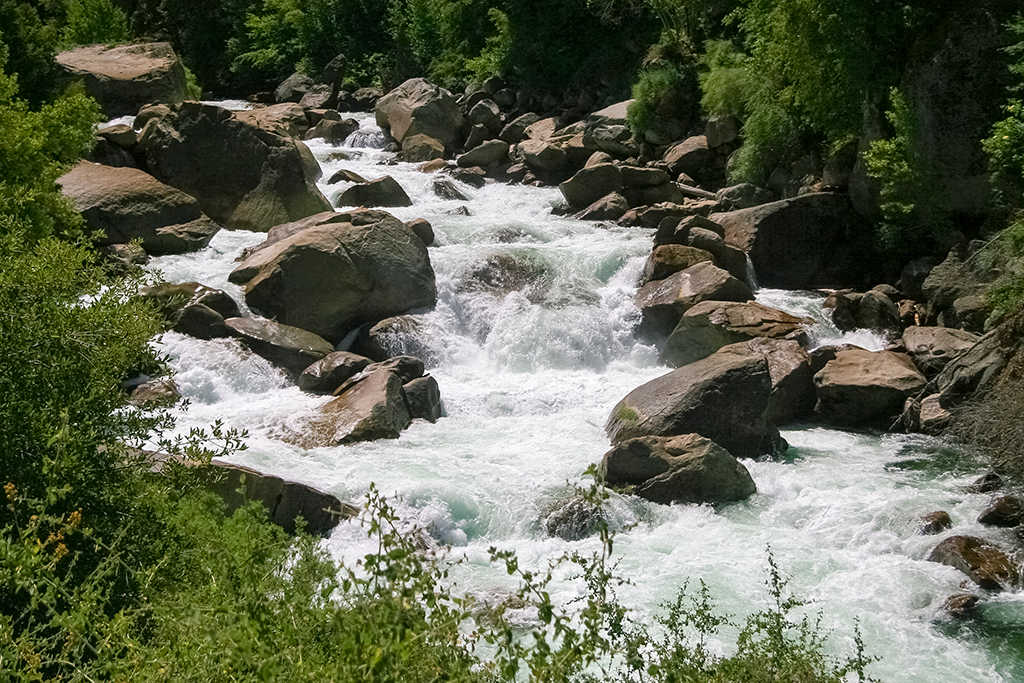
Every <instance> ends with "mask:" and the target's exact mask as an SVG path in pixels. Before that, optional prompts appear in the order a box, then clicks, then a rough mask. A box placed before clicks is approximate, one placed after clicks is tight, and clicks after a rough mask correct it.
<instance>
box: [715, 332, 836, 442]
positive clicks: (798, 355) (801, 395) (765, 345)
mask: <svg viewBox="0 0 1024 683" xmlns="http://www.w3.org/2000/svg"><path fill="white" fill-rule="evenodd" d="M719 353H734V354H737V355H740V356H750V357H760V358H764V359H765V360H766V361H768V374H769V375H770V376H771V378H772V394H771V397H770V398H769V400H768V420H769V421H770V422H771V423H772V424H774V425H776V426H782V425H785V424H788V423H790V422H792V421H794V420H797V419H799V418H803V417H807V416H809V415H810V414H811V412H812V411H813V410H814V405H815V402H816V401H817V397H816V395H815V390H814V373H813V372H811V359H810V355H809V354H808V353H807V351H806V350H804V347H803V346H801V345H800V343H799V342H797V341H796V340H793V339H770V338H767V337H757V338H756V339H751V340H750V341H746V342H740V343H738V344H729V345H728V346H725V347H722V350H721V351H719Z"/></svg>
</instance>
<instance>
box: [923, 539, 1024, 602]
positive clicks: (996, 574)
mask: <svg viewBox="0 0 1024 683" xmlns="http://www.w3.org/2000/svg"><path fill="white" fill-rule="evenodd" d="M928 561H929V562H938V563H940V564H944V565H948V566H950V567H953V568H955V569H959V570H960V571H962V572H963V573H964V574H966V575H967V576H968V577H969V578H970V579H971V581H974V582H975V583H976V584H978V585H979V586H981V587H982V588H984V589H986V590H993V591H1000V590H1005V589H1008V588H1013V587H1015V586H1018V585H1020V578H1021V574H1020V567H1019V566H1018V565H1017V564H1016V563H1015V562H1014V561H1013V560H1011V559H1010V557H1009V556H1008V555H1007V554H1006V553H1005V552H1003V551H1002V550H1001V549H1000V548H998V547H997V546H995V545H992V544H991V543H989V542H987V541H984V540H982V539H980V538H976V537H974V536H951V537H949V538H947V539H946V540H944V541H942V543H939V545H937V546H936V547H935V550H933V551H932V553H931V555H929V556H928Z"/></svg>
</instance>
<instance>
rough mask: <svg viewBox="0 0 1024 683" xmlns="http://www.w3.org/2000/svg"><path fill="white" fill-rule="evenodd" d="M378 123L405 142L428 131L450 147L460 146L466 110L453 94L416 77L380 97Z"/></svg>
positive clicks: (430, 135) (377, 112)
mask: <svg viewBox="0 0 1024 683" xmlns="http://www.w3.org/2000/svg"><path fill="white" fill-rule="evenodd" d="M374 111H375V115H376V118H377V125H378V126H380V127H381V128H384V129H390V131H391V135H392V137H394V138H395V140H398V142H399V143H401V142H403V141H404V140H405V138H406V137H408V136H412V135H420V134H422V135H427V136H429V137H432V138H434V139H436V140H440V141H441V142H442V143H444V145H445V146H446V147H448V148H449V149H451V148H455V147H458V145H459V136H460V133H459V130H460V128H461V127H462V113H461V112H460V111H459V106H458V104H456V102H455V98H454V97H452V94H451V93H450V92H448V91H447V90H445V89H444V88H440V87H438V86H436V85H432V84H430V83H428V82H427V81H425V80H423V79H422V78H413V79H411V80H408V81H406V82H405V83H403V84H402V85H400V86H398V87H397V88H395V89H394V90H392V91H391V92H389V93H388V94H387V95H385V96H384V97H382V98H380V100H378V102H377V105H376V108H375V110H374Z"/></svg>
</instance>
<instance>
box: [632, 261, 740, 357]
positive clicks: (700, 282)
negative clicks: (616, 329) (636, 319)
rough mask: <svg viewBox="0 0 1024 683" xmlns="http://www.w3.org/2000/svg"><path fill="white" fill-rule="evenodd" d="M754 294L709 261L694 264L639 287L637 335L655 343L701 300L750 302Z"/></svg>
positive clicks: (666, 336)
mask: <svg viewBox="0 0 1024 683" xmlns="http://www.w3.org/2000/svg"><path fill="white" fill-rule="evenodd" d="M753 298H754V293H753V292H752V291H750V287H748V286H747V285H745V284H744V283H742V282H740V281H739V280H737V279H736V278H734V277H733V276H731V275H729V273H727V272H726V271H724V270H722V269H721V268H718V267H717V266H715V265H714V264H712V263H710V262H707V261H705V262H702V263H698V264H697V265H695V266H691V267H689V268H687V269H685V270H681V271H679V272H678V273H674V274H673V275H670V276H669V277H667V278H665V279H663V280H655V281H654V282H650V283H648V284H646V285H644V286H643V287H641V288H640V291H638V292H637V294H636V298H635V299H634V302H635V303H636V307H637V308H639V309H640V326H639V327H638V328H637V336H639V337H640V338H641V339H648V340H651V341H654V342H656V343H660V342H661V341H662V340H664V339H667V338H668V336H669V335H670V334H672V331H673V330H674V329H675V328H676V325H677V324H678V323H679V319H680V318H681V317H682V316H683V314H684V313H685V312H686V311H688V310H689V309H691V308H692V307H693V306H695V305H696V304H698V303H700V302H702V301H750V300H751V299H753Z"/></svg>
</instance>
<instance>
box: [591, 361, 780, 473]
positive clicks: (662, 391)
mask: <svg viewBox="0 0 1024 683" xmlns="http://www.w3.org/2000/svg"><path fill="white" fill-rule="evenodd" d="M771 391H772V381H771V376H770V375H769V373H768V363H767V361H765V360H764V358H757V357H743V356H740V355H735V354H715V355H713V356H710V357H708V358H705V359H704V360H701V361H697V362H696V363H691V364H690V365H687V366H684V367H681V368H679V369H678V370H673V371H672V372H670V373H668V374H666V375H663V376H662V377H659V378H657V379H654V380H651V381H650V382H648V383H646V384H644V385H642V386H640V387H637V388H636V389H634V390H633V391H631V392H630V393H629V394H628V395H627V396H626V397H625V398H624V399H622V400H621V401H619V403H618V405H616V406H615V408H614V409H613V410H612V414H611V416H609V418H608V422H607V424H605V431H606V432H607V433H608V436H609V438H610V439H611V441H612V443H613V444H619V443H622V442H623V441H627V440H629V439H633V438H636V437H641V436H676V435H680V434H700V435H701V436H703V437H706V438H708V439H711V440H713V441H714V442H715V443H717V444H719V445H720V446H722V447H723V448H725V449H727V450H728V451H729V452H730V453H732V454H734V455H736V456H737V457H745V458H752V457H756V456H758V455H764V454H774V453H776V452H778V451H780V450H784V445H783V444H784V442H782V440H781V439H780V437H779V434H778V431H777V430H776V429H775V428H774V426H772V425H771V424H769V422H768V420H767V417H766V416H767V412H768V401H769V398H770V397H771Z"/></svg>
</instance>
